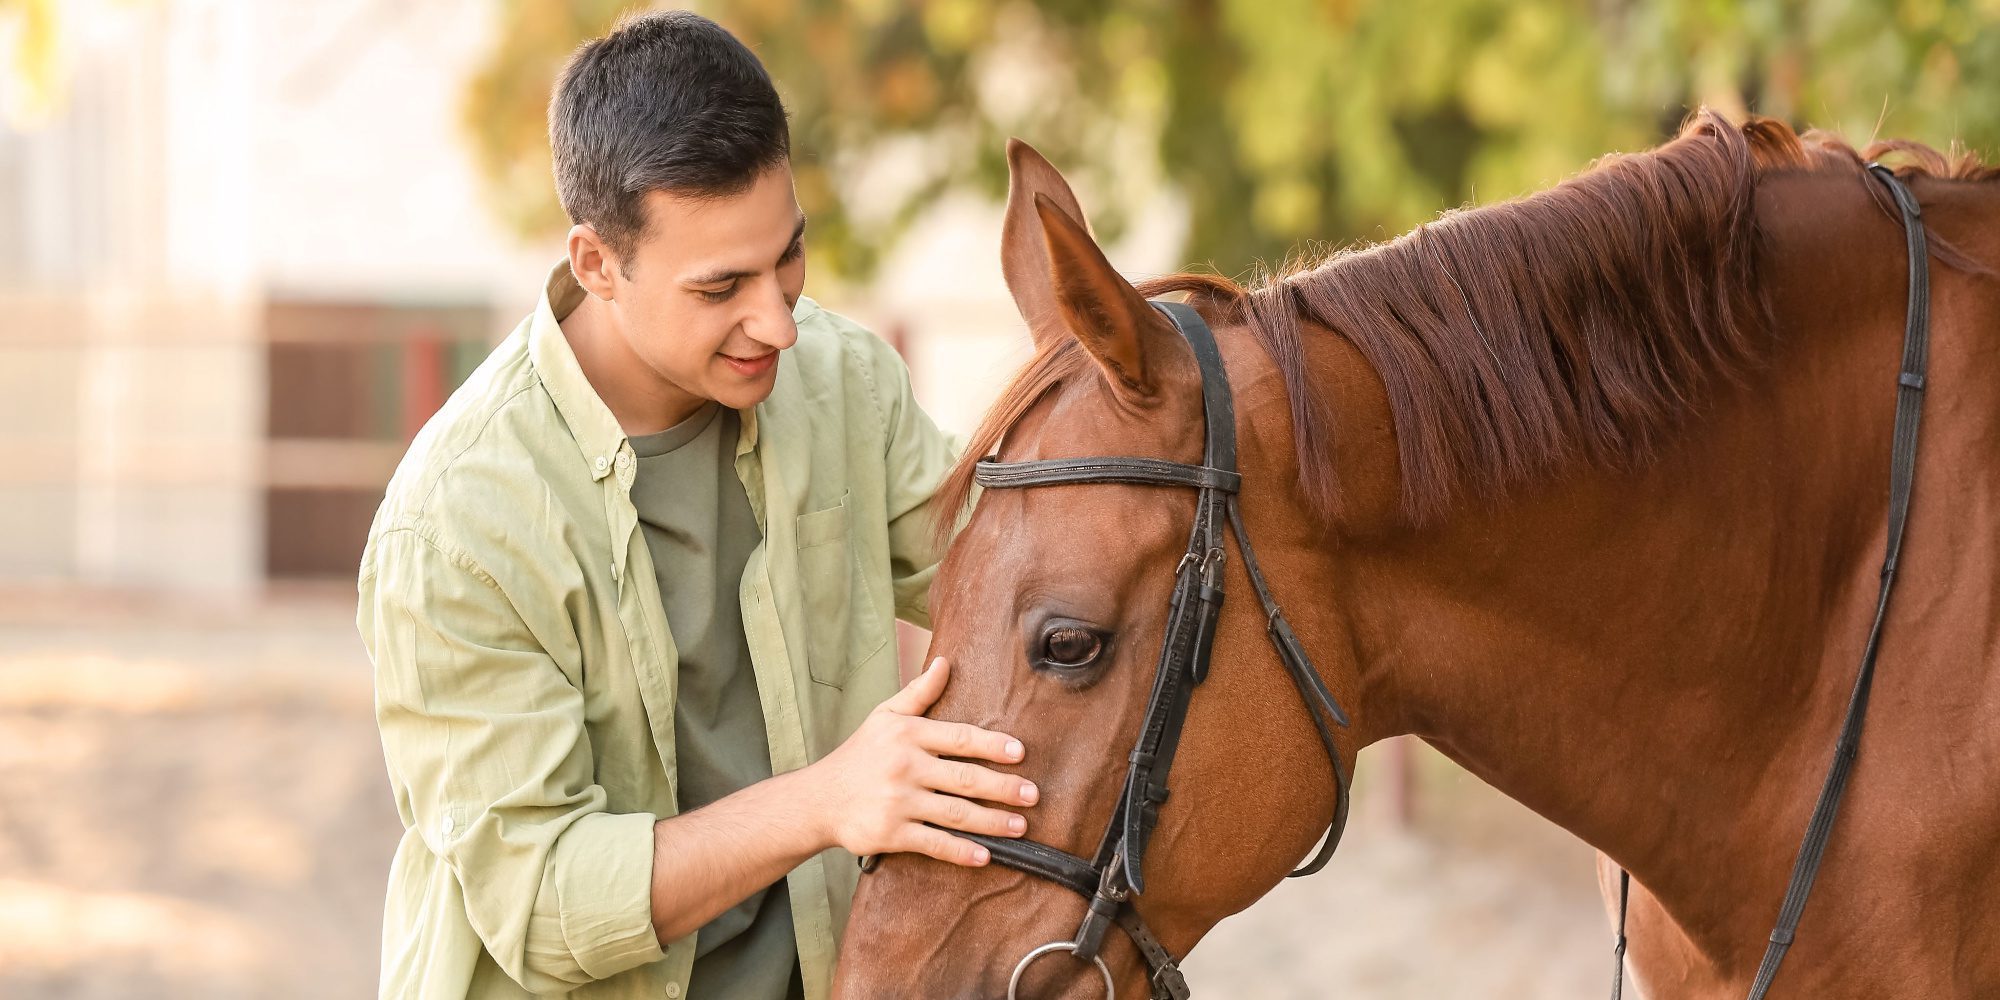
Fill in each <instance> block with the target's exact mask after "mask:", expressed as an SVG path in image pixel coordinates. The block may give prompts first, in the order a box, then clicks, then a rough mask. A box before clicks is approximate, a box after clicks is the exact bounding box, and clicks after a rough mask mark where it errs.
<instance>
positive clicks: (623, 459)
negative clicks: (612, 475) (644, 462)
mask: <svg viewBox="0 0 2000 1000" xmlns="http://www.w3.org/2000/svg"><path fill="white" fill-rule="evenodd" d="M631 467H632V454H631V453H630V452H624V451H621V452H619V453H618V471H619V472H624V471H625V470H626V469H629V468H631Z"/></svg>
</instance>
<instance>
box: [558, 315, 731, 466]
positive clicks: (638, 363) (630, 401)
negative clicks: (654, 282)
mask: <svg viewBox="0 0 2000 1000" xmlns="http://www.w3.org/2000/svg"><path fill="white" fill-rule="evenodd" d="M616 322H617V320H616V318H615V317H613V316H612V315H611V313H610V311H609V310H608V309H607V308H606V306H605V304H604V303H603V302H602V301H599V300H598V299H597V298H596V297H594V296H585V297H584V300H583V302H582V303H580V304H578V305H577V307H576V309H575V310H574V311H572V312H571V313H570V314H569V315H568V316H565V317H563V319H562V321H561V322H560V323H559V324H557V325H558V326H560V327H561V329H562V332H563V338H564V339H565V340H568V341H569V349H570V352H571V353H573V354H575V355H576V363H577V366H578V367H580V368H582V369H583V377H584V378H585V379H587V380H589V382H590V387H591V388H592V389H594V390H596V392H597V398H599V399H601V400H603V401H604V405H605V406H606V407H608V408H610V410H611V416H612V417H613V418H615V419H616V420H617V421H618V426H619V427H621V428H623V429H624V431H625V433H626V434H628V435H632V436H637V435H641V434H654V433H658V432H660V431H663V430H666V429H667V428H669V427H672V426H674V425H675V424H678V423H680V422H681V421H683V420H686V419H687V418H688V417H690V416H692V415H693V414H694V413H695V411H697V410H699V409H701V408H702V406H703V405H704V404H706V403H707V402H708V400H706V399H703V398H701V397H700V396H696V395H694V394H693V393H690V392H688V391H687V390H685V389H682V388H681V387H679V386H677V385H674V384H673V383H671V382H669V381H667V380H666V379H665V378H664V377H662V376H661V375H660V374H659V373H658V372H655V371H654V370H653V368H652V366H651V365H648V364H647V363H646V362H645V360H644V359H643V358H641V357H639V356H638V355H637V354H636V353H634V352H633V351H632V348H631V345H630V344H629V343H628V342H627V341H626V339H625V338H624V337H623V336H622V335H621V334H620V333H619V331H618V330H617V329H616V327H615V326H614V324H615V323H616Z"/></svg>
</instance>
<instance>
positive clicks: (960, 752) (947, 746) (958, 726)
mask: <svg viewBox="0 0 2000 1000" xmlns="http://www.w3.org/2000/svg"><path fill="white" fill-rule="evenodd" d="M916 737H917V745H918V746H920V747H923V748H924V749H925V750H929V751H930V752H931V753H934V754H941V755H943V756H946V757H977V758H979V759H980V760H990V761H997V762H999V763H1002V764H1013V763H1018V762H1019V761H1020V759H1021V757H1022V756H1023V755H1024V754H1025V751H1024V750H1023V749H1022V747H1021V741H1020V740H1017V739H1015V738H1013V737H1012V736H1009V735H1007V734H1006V733H996V732H993V731H991V730H988V729H981V728H979V727H978V726H971V725H967V724H965V723H963V722H939V721H937V720H936V719H922V720H919V723H918V725H917V730H916Z"/></svg>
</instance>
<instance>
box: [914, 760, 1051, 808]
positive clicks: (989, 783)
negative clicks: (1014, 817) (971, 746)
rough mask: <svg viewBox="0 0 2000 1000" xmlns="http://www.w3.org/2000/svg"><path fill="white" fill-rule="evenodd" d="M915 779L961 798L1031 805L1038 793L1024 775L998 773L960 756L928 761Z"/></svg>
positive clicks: (1038, 796)
mask: <svg viewBox="0 0 2000 1000" xmlns="http://www.w3.org/2000/svg"><path fill="white" fill-rule="evenodd" d="M917 782H918V783H919V784H921V785H923V786H924V787H925V788H933V789H936V790H938V791H940V792H945V793H947V794H950V795H956V796H958V797H959V798H962V799H984V800H986V801H988V802H1005V803H1008V804H1009V805H1022V806H1031V805H1034V804H1035V800H1036V799H1038V798H1040V797H1041V792H1040V791H1039V790H1038V789H1036V788H1035V783H1034V782H1032V781H1029V780H1028V779H1026V778H1022V777H1019V776H1017V775H1012V774H1001V773H1000V772H998V771H992V770H988V769H986V768H983V767H980V766H979V765H978V764H973V763H970V762H968V761H962V760H932V761H929V762H927V763H926V764H925V765H923V767H922V769H921V770H919V771H918V772H917Z"/></svg>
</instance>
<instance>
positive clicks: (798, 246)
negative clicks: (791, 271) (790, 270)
mask: <svg viewBox="0 0 2000 1000" xmlns="http://www.w3.org/2000/svg"><path fill="white" fill-rule="evenodd" d="M805 255H806V245H805V242H804V241H803V240H801V241H800V242H797V243H794V244H792V245H791V246H790V247H788V248H786V250H785V255H784V256H783V257H780V258H778V264H779V265H780V266H783V265H785V264H789V263H791V262H792V261H795V260H798V259H799V258H800V257H804V256H805Z"/></svg>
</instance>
